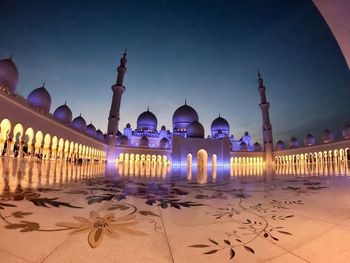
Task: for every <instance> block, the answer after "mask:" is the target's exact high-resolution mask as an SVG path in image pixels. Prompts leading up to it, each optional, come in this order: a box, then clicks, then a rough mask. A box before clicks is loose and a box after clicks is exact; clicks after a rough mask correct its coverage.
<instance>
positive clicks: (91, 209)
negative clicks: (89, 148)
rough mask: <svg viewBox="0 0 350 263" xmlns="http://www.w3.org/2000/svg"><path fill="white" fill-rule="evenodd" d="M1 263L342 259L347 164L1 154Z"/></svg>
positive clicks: (347, 227) (347, 228)
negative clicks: (79, 159)
mask: <svg viewBox="0 0 350 263" xmlns="http://www.w3.org/2000/svg"><path fill="white" fill-rule="evenodd" d="M0 175H1V176H0V235H1V238H0V261H1V262H62V261H63V262H116V261H122V262H181V263H182V262H347V261H348V259H349V258H350V245H349V244H350V191H349V189H350V171H349V167H348V163H347V162H337V163H328V164H327V163H324V164H322V165H321V164H313V165H311V164H294V165H280V166H277V167H275V169H267V168H266V167H264V165H263V164H257V165H252V164H234V165H232V166H231V167H224V168H221V167H205V168H203V167H181V168H180V167H178V168H172V167H170V166H169V165H167V164H166V163H161V162H159V163H149V164H147V163H146V164H144V165H143V166H142V165H140V166H139V165H135V164H129V163H119V164H117V165H116V166H106V165H105V164H101V163H84V164H71V163H65V162H60V161H42V160H18V159H14V158H0Z"/></svg>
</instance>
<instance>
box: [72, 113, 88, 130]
mask: <svg viewBox="0 0 350 263" xmlns="http://www.w3.org/2000/svg"><path fill="white" fill-rule="evenodd" d="M71 125H72V127H73V128H74V129H77V130H79V131H81V132H86V121H85V120H84V118H83V117H81V115H80V116H78V117H76V118H75V119H74V120H73V121H72V124H71Z"/></svg>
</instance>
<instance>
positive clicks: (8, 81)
mask: <svg viewBox="0 0 350 263" xmlns="http://www.w3.org/2000/svg"><path fill="white" fill-rule="evenodd" d="M17 82H18V70H17V67H16V65H15V63H13V61H12V58H8V59H2V60H0V86H2V87H3V88H5V89H6V90H7V91H11V92H14V91H16V86H17Z"/></svg>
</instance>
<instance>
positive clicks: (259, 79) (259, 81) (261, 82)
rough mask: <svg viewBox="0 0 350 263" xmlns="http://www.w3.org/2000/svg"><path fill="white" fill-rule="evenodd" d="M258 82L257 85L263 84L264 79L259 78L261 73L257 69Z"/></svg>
mask: <svg viewBox="0 0 350 263" xmlns="http://www.w3.org/2000/svg"><path fill="white" fill-rule="evenodd" d="M258 83H259V87H262V86H264V80H263V79H262V78H261V74H260V71H259V70H258Z"/></svg>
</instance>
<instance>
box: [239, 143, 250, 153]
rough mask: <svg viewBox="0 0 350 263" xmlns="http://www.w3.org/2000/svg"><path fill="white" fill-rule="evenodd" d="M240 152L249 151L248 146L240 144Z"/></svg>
mask: <svg viewBox="0 0 350 263" xmlns="http://www.w3.org/2000/svg"><path fill="white" fill-rule="evenodd" d="M239 150H241V151H247V150H248V145H247V144H246V143H245V142H241V143H240V144H239Z"/></svg>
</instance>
